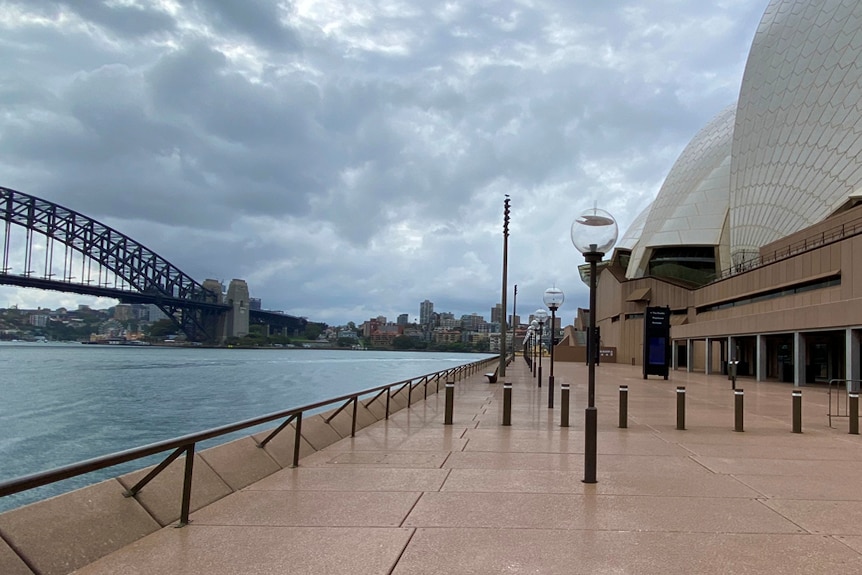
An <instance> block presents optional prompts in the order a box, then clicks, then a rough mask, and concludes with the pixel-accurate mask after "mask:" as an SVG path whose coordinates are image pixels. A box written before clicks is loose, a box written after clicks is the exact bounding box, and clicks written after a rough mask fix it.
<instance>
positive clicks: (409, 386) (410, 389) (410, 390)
mask: <svg viewBox="0 0 862 575" xmlns="http://www.w3.org/2000/svg"><path fill="white" fill-rule="evenodd" d="M412 403H413V380H412V379H411V380H410V381H408V382H407V409H410V405H411V404H412Z"/></svg>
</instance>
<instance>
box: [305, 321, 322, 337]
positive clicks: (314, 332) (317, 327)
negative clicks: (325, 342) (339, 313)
mask: <svg viewBox="0 0 862 575" xmlns="http://www.w3.org/2000/svg"><path fill="white" fill-rule="evenodd" d="M324 329H326V324H323V323H312V322H308V325H306V326H305V334H304V335H305V339H309V340H315V339H317V338H318V337H320V334H321V333H323V330H324Z"/></svg>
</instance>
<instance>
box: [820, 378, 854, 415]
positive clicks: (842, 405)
mask: <svg viewBox="0 0 862 575" xmlns="http://www.w3.org/2000/svg"><path fill="white" fill-rule="evenodd" d="M860 385H862V380H860V379H830V380H829V410H828V411H827V412H826V417H828V418H829V427H832V418H833V417H850V411H849V409H848V408H849V405H850V399H849V398H850V393H851V392H855V393H859V387H860ZM833 387H834V388H835V390H834V393H833V389H832V388H833ZM842 392H843V393H842ZM833 394H834V396H835V397H834V401H833V397H832V396H833ZM833 409H834V411H833Z"/></svg>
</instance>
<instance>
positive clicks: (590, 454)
mask: <svg viewBox="0 0 862 575" xmlns="http://www.w3.org/2000/svg"><path fill="white" fill-rule="evenodd" d="M571 237H572V244H574V246H575V248H577V250H578V251H579V252H581V253H582V254H584V259H585V260H586V261H587V263H589V264H590V327H589V332H587V342H588V343H587V349H588V350H589V351H590V353H589V354H588V355H589V357H588V358H587V365H588V386H589V387H588V389H589V391H588V394H587V407H586V413H585V414H584V483H596V451H597V435H598V411H597V410H596V358H595V354H594V353H593V350H595V349H596V348H595V347H594V346H595V345H597V344H598V342H597V341H595V337H596V264H597V263H598V262H600V261H602V257H603V256H604V255H605V253H607V251H608V250H609V249H611V248H612V247H613V245H614V243H616V241H617V222H616V220H615V219H614V217H613V216H612V215H610V214H609V213H608V212H606V211H604V210H600V209H598V208H595V207H594V208H591V209H588V210H586V211H584V212H583V213H581V215H579V216H578V217H577V218H576V219H575V221H574V222H572V229H571Z"/></svg>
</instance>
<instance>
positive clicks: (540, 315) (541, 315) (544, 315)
mask: <svg viewBox="0 0 862 575" xmlns="http://www.w3.org/2000/svg"><path fill="white" fill-rule="evenodd" d="M533 315H534V316H536V319H537V320H538V321H539V387H542V356H543V355H545V354H544V349H543V348H542V345H543V343H542V342H543V339H542V336H543V335H544V334H543V333H542V332H543V331H544V330H545V320H546V319H548V312H546V311H545V310H543V309H541V308H539V309H537V310H536V311H535V312H533Z"/></svg>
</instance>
